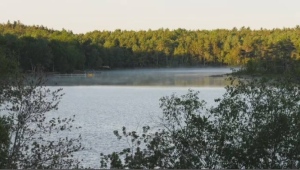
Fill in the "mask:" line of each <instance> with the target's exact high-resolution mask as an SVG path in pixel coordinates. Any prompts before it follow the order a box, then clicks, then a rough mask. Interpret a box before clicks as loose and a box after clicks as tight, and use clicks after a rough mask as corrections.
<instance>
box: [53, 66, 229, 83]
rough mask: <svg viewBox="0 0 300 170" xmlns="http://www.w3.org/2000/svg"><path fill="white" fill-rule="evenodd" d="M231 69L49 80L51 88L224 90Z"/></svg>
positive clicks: (119, 73)
mask: <svg viewBox="0 0 300 170" xmlns="http://www.w3.org/2000/svg"><path fill="white" fill-rule="evenodd" d="M231 72H232V71H231V69H230V68H185V69H132V70H108V71H101V72H90V74H89V75H88V74H69V75H55V76H50V77H49V78H48V79H49V81H48V82H49V85H58V86H66V85H121V86H195V87H202V86H225V85H226V84H228V82H227V81H226V80H225V77H226V76H225V74H227V73H231Z"/></svg>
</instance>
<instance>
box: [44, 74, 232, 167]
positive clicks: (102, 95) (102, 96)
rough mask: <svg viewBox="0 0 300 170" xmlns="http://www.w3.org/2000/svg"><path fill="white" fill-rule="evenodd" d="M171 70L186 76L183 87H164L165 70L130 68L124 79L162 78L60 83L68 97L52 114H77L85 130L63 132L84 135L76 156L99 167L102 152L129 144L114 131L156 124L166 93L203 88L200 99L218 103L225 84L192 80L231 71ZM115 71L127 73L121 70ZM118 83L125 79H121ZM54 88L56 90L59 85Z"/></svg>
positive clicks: (209, 102) (137, 128) (85, 164)
mask: <svg viewBox="0 0 300 170" xmlns="http://www.w3.org/2000/svg"><path fill="white" fill-rule="evenodd" d="M167 71H169V72H170V73H168V74H170V75H173V78H174V77H180V76H181V79H180V80H181V81H183V80H184V79H185V80H186V81H185V83H184V85H182V83H181V85H179V86H177V85H174V84H172V85H170V86H167V85H166V84H161V86H160V83H159V82H163V83H164V82H166V81H165V80H163V79H160V78H161V75H163V74H165V73H164V72H158V71H153V74H150V73H143V74H142V73H138V72H136V71H127V72H126V73H127V74H126V76H127V79H124V80H128V79H135V82H143V81H144V80H138V79H137V77H136V75H138V76H139V77H140V76H141V75H145V74H147V75H148V77H147V76H146V77H147V78H145V79H147V81H148V78H149V76H150V77H154V79H155V77H156V76H155V75H160V76H158V77H160V78H159V79H160V80H159V81H156V82H155V83H148V85H147V84H145V82H143V83H142V85H138V83H136V84H135V85H133V84H129V85H128V84H125V85H124V84H122V83H121V84H117V85H116V84H115V85H114V84H113V83H112V85H97V86H59V87H62V88H63V92H64V93H65V96H64V97H63V99H62V101H61V103H60V105H59V110H57V111H55V112H53V113H52V114H51V116H55V117H56V116H60V117H71V116H72V115H76V117H75V125H77V126H82V129H80V130H76V131H72V132H71V133H68V134H63V135H66V136H69V137H71V136H74V135H78V134H81V135H82V138H83V145H84V146H85V147H86V148H87V149H86V150H85V151H82V152H80V153H78V154H76V156H78V157H79V158H82V159H84V161H83V163H82V165H83V166H85V167H88V166H90V167H92V168H99V165H100V153H101V152H103V153H105V154H107V153H111V152H112V151H120V150H121V149H123V148H125V147H128V144H127V142H126V141H123V140H121V141H118V140H117V138H116V137H115V136H114V135H113V131H114V130H121V128H122V127H123V126H125V127H127V128H128V130H139V129H140V128H141V127H142V126H143V125H150V126H151V125H154V124H155V121H156V120H157V118H158V117H159V116H161V115H162V111H161V109H160V108H159V99H160V98H161V97H163V96H169V95H171V94H173V93H176V94H178V95H183V94H186V93H187V91H188V89H193V90H198V91H200V96H199V97H200V99H204V100H205V101H207V103H208V105H214V99H215V98H218V97H221V96H222V94H223V93H224V92H225V89H224V87H223V86H224V85H223V84H217V85H216V84H209V83H208V85H206V86H203V85H197V84H196V85H195V84H189V82H193V81H192V79H193V78H195V76H196V77H198V79H201V76H202V77H203V75H204V74H205V76H209V75H211V74H215V75H218V74H220V73H228V72H230V69H225V70H224V69H223V70H222V69H219V70H218V69H217V70H201V71H202V72H201V74H202V75H201V76H200V74H199V70H198V72H197V70H188V71H186V72H185V71H182V70H167ZM174 71H175V72H174ZM209 71H210V72H209ZM129 72H131V74H129ZM107 74H112V73H107ZM114 74H124V73H122V72H117V73H114ZM166 74H167V73H166ZM175 75H176V76H175ZM131 76H133V77H131ZM112 77H113V76H112ZM116 77H117V76H116V75H115V78H114V80H110V81H111V82H113V81H115V82H116V81H117V80H118V79H117V78H116ZM121 77H122V76H121ZM134 77H135V78H134ZM171 77H172V76H171ZM199 77H200V78H199ZM173 78H170V79H173ZM121 79H122V78H121ZM156 80H158V79H156ZM106 81H108V80H106ZM168 81H169V80H168ZM118 82H121V80H120V81H118ZM173 82H175V81H173ZM209 82H210V83H211V82H214V81H213V80H211V81H209ZM153 84H155V85H153ZM50 88H51V89H56V88H58V87H50Z"/></svg>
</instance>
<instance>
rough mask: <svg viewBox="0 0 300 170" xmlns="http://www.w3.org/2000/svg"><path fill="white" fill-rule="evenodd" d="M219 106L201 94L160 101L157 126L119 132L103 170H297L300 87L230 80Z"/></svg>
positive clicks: (290, 83)
mask: <svg viewBox="0 0 300 170" xmlns="http://www.w3.org/2000/svg"><path fill="white" fill-rule="evenodd" d="M229 79H230V80H231V81H232V84H231V85H229V86H227V87H226V93H225V94H224V95H223V97H222V98H219V99H216V102H217V105H216V106H214V107H211V108H207V107H205V102H204V101H201V100H199V98H198V96H199V92H194V91H191V90H190V91H189V92H188V93H187V94H186V95H183V96H180V97H178V96H176V95H172V96H170V97H163V98H161V108H162V111H163V116H162V118H161V122H160V124H159V125H160V126H159V127H160V128H159V129H157V128H154V129H151V130H150V127H144V132H143V133H141V134H138V133H137V132H135V131H133V132H128V131H127V130H126V128H125V127H123V130H122V134H119V132H118V131H115V132H114V133H115V135H116V136H117V138H118V139H122V138H125V139H127V140H128V141H131V146H130V147H129V148H126V149H124V150H123V151H122V152H114V153H112V154H109V155H102V160H101V162H100V163H101V167H102V168H107V167H111V168H146V169H153V168H168V169H173V168H176V169H177V168H178V169H190V168H195V169H198V168H199V169H200V168H230V169H231V168H234V169H243V168H247V169H248V168H251V169H252V168H255V169H256V168H272V169H274V168H276V169H277V168H278V169H279V168H300V164H299V157H300V155H299V154H300V147H299V146H300V143H299V141H300V139H299V136H300V134H299V133H300V121H299V120H300V113H299V110H300V97H299V96H300V94H299V93H300V86H299V84H295V83H293V81H292V80H291V79H289V78H286V79H280V80H275V79H265V78H249V79H245V78H243V79H242V78H236V77H231V78H229Z"/></svg>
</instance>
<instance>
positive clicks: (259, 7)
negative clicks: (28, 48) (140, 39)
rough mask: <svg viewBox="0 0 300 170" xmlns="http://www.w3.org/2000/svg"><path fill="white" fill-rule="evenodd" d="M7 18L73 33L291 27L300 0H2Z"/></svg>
mask: <svg viewBox="0 0 300 170" xmlns="http://www.w3.org/2000/svg"><path fill="white" fill-rule="evenodd" d="M0 2H1V3H0V4H1V5H0V23H6V22H7V21H8V20H10V21H11V22H12V21H18V20H19V21H20V22H21V23H23V24H26V25H43V26H46V27H48V28H52V29H56V30H61V29H63V28H64V29H66V30H70V31H73V32H74V33H86V32H89V31H94V30H111V31H113V30H115V29H121V30H135V31H137V30H148V29H152V30H156V29H160V28H168V29H171V30H172V29H177V28H183V29H187V30H198V29H199V30H203V29H206V30H211V29H221V28H225V29H232V28H233V27H236V28H241V27H242V26H245V27H250V28H251V29H260V28H267V29H272V28H284V27H285V28H287V27H295V26H296V25H300V0H47V1H46V0H0Z"/></svg>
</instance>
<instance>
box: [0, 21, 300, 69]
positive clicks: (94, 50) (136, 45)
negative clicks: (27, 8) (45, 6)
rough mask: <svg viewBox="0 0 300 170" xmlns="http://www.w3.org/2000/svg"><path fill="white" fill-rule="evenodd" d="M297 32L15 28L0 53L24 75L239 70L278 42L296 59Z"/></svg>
mask: <svg viewBox="0 0 300 170" xmlns="http://www.w3.org/2000/svg"><path fill="white" fill-rule="evenodd" d="M299 35H300V27H299V26H296V27H295V28H283V29H272V30H267V29H260V30H251V29H250V28H245V27H242V28H240V29H237V28H233V29H231V30H227V29H216V30H210V31H209V30H185V29H176V30H169V29H159V30H147V31H145V30H141V31H127V30H119V29H118V30H115V31H93V32H88V33H86V34H74V33H72V32H71V31H67V30H61V31H58V30H53V29H49V28H46V27H44V26H26V25H24V24H22V23H20V22H19V21H18V22H13V23H11V22H7V23H6V24H0V52H1V53H6V56H12V57H13V56H14V57H17V58H18V60H19V62H20V64H21V67H22V68H23V70H24V71H27V70H34V69H36V68H37V67H43V68H44V69H45V70H47V71H54V72H62V73H67V72H73V71H75V70H89V69H101V68H103V66H109V67H111V68H141V67H178V66H186V67H188V66H202V65H242V64H244V63H245V62H246V61H247V59H245V57H243V56H245V55H246V56H247V57H264V56H265V55H266V52H267V51H269V50H270V49H272V48H273V47H274V46H276V44H277V43H278V42H280V41H289V42H291V44H290V45H291V46H292V47H293V48H294V49H295V50H294V51H295V55H294V56H298V54H299V49H300V39H299Z"/></svg>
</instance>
